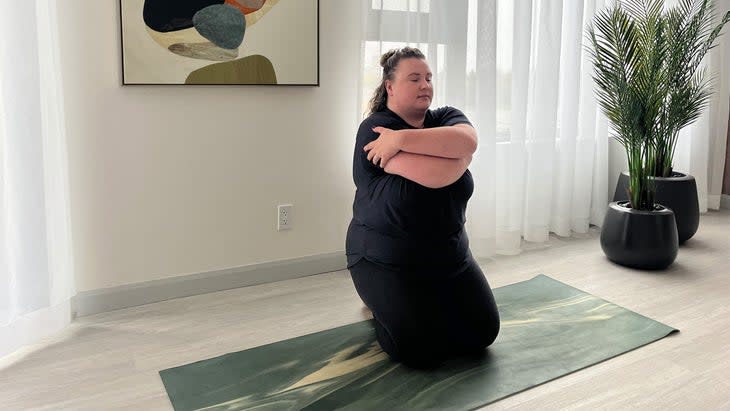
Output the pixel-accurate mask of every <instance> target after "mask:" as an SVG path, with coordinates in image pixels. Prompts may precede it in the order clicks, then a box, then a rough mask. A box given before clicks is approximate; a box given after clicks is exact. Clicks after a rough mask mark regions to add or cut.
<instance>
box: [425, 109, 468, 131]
mask: <svg viewBox="0 0 730 411" xmlns="http://www.w3.org/2000/svg"><path fill="white" fill-rule="evenodd" d="M460 123H465V124H471V122H470V121H469V119H468V118H467V117H466V114H464V112H463V111H461V110H459V109H458V108H456V107H452V106H443V107H439V108H436V109H433V110H428V113H427V114H426V124H427V127H437V126H453V125H455V124H460Z"/></svg>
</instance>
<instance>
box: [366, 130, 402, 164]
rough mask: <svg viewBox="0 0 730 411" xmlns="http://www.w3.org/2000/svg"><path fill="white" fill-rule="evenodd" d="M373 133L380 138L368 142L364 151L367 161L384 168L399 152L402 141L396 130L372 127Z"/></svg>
mask: <svg viewBox="0 0 730 411" xmlns="http://www.w3.org/2000/svg"><path fill="white" fill-rule="evenodd" d="M373 131H374V132H376V133H378V134H380V137H378V138H377V139H376V140H373V141H371V142H369V143H368V144H367V145H366V146H365V148H364V150H365V151H366V152H367V153H368V161H372V162H373V164H375V165H376V166H377V165H379V166H380V167H381V168H385V165H386V164H387V163H388V161H389V160H390V159H391V158H393V156H394V155H396V154H398V152H399V151H400V149H401V145H402V139H401V136H400V134H399V133H398V130H391V129H389V128H385V127H373Z"/></svg>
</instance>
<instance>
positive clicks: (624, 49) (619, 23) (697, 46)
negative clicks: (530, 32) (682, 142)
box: [588, 0, 730, 210]
mask: <svg viewBox="0 0 730 411" xmlns="http://www.w3.org/2000/svg"><path fill="white" fill-rule="evenodd" d="M728 20H730V12H727V13H725V15H724V16H723V18H722V19H721V20H720V21H719V22H718V23H717V24H715V23H714V22H715V21H716V20H715V12H714V5H713V3H712V1H711V0H680V1H679V2H678V4H677V6H675V7H673V8H670V9H668V10H667V11H664V1H663V0H628V1H620V2H616V4H615V5H614V6H613V7H611V8H609V9H606V10H603V11H601V12H599V13H598V14H597V15H596V17H595V18H594V24H593V25H592V26H591V27H589V29H588V37H589V40H590V45H591V46H592V47H589V50H588V51H589V53H590V55H591V58H592V61H593V65H594V76H593V78H594V80H595V83H596V85H597V86H598V87H597V90H596V94H597V97H598V102H599V104H600V106H601V108H602V109H603V112H604V113H605V114H606V116H607V117H608V119H609V120H610V122H611V125H612V129H613V137H614V138H615V139H616V140H617V141H619V142H620V143H621V144H622V145H623V147H624V149H625V150H626V155H627V159H628V166H629V177H630V180H629V193H628V194H629V204H630V207H631V208H634V209H639V210H653V209H654V207H655V204H654V193H655V189H654V181H653V179H652V178H651V177H654V176H669V175H671V173H672V158H673V156H674V149H675V147H676V143H677V136H678V134H679V131H680V130H681V129H682V128H683V127H685V126H687V125H688V124H690V123H692V122H693V121H695V120H696V119H697V118H698V117H699V115H700V114H701V111H702V109H703V108H704V107H705V106H706V105H707V102H708V99H709V97H710V94H711V79H709V78H708V77H707V76H706V74H705V71H704V70H701V69H700V68H701V62H702V59H703V57H704V56H705V54H707V51H709V49H710V48H712V47H713V45H714V42H715V40H716V39H717V37H718V36H719V34H720V31H721V30H722V27H723V26H724V25H725V23H727V22H728Z"/></svg>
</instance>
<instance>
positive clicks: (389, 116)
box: [360, 110, 402, 129]
mask: <svg viewBox="0 0 730 411" xmlns="http://www.w3.org/2000/svg"><path fill="white" fill-rule="evenodd" d="M400 121H401V120H400V118H399V117H398V116H397V115H396V114H395V113H393V112H392V111H390V110H383V111H377V112H375V113H372V114H370V115H368V116H367V117H366V118H365V119H363V120H362V122H361V123H360V128H368V129H370V128H373V127H376V126H381V127H387V128H391V129H396V128H402V127H399V126H398V124H399V122H400Z"/></svg>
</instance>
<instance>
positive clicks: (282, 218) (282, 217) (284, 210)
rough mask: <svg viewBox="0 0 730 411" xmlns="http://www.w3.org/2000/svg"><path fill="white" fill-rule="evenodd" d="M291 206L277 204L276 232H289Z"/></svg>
mask: <svg viewBox="0 0 730 411" xmlns="http://www.w3.org/2000/svg"><path fill="white" fill-rule="evenodd" d="M293 208H294V206H293V205H292V204H279V205H278V206H277V208H276V210H277V221H276V230H277V231H281V230H289V229H291V227H292V217H293V215H292V209H293Z"/></svg>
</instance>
